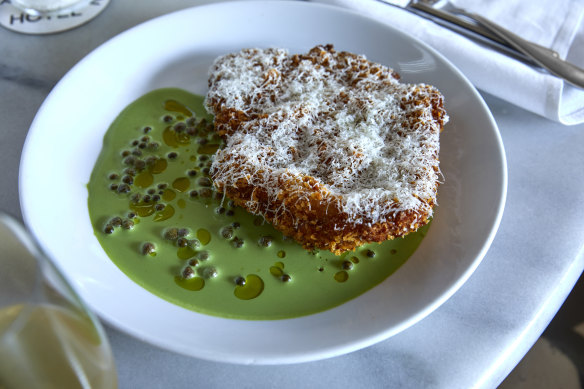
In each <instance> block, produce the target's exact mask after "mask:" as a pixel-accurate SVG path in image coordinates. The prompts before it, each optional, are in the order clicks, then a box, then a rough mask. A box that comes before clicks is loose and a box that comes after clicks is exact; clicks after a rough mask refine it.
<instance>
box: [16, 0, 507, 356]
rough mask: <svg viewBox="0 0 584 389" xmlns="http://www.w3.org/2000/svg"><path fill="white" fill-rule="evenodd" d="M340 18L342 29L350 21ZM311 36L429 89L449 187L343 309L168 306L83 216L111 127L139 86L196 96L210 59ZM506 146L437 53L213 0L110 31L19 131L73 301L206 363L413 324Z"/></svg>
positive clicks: (452, 267)
mask: <svg viewBox="0 0 584 389" xmlns="http://www.w3.org/2000/svg"><path fill="white" fill-rule="evenodd" d="M349 26H350V28H349ZM321 43H333V44H334V45H335V47H336V48H337V49H338V50H348V51H352V52H355V53H360V54H365V55H366V56H367V57H368V58H369V59H371V60H373V61H376V62H380V63H383V64H385V65H388V66H390V67H393V68H394V69H396V70H397V71H398V72H399V73H401V75H402V78H403V80H404V81H406V82H426V83H430V84H433V85H435V86H437V87H438V88H439V89H440V90H441V91H442V93H443V94H444V95H445V98H446V108H447V110H448V112H449V115H450V123H449V124H448V125H447V127H446V130H445V131H444V132H443V134H442V140H441V142H442V147H441V152H440V159H441V168H442V170H443V173H444V176H445V184H444V185H442V186H441V187H440V190H439V195H438V202H439V206H438V209H437V212H436V215H435V218H434V222H433V224H432V226H431V228H430V231H429V233H428V235H427V236H426V238H425V239H424V241H423V242H422V244H421V246H420V247H419V249H418V250H417V251H416V253H415V254H414V255H413V256H412V257H411V258H410V259H409V260H408V261H407V262H406V264H405V265H404V266H402V267H401V268H400V269H399V270H398V271H397V272H396V273H395V274H394V275H392V276H391V277H389V278H388V279H386V280H385V281H384V282H383V283H382V284H380V285H378V286H377V287H375V288H373V289H372V290H370V291H369V292H367V293H365V294H363V295H361V296H359V297H358V298H356V299H354V300H352V301H349V302H347V303H346V304H343V305H342V306H340V307H337V308H334V309H331V310H328V311H326V312H322V313H319V314H315V315H311V316H306V317H301V318H296V319H289V320H278V321H240V320H229V319H222V318H217V317H211V316H205V315H201V314H198V313H195V312H191V311H189V310H186V309H183V308H181V307H178V306H176V305H173V304H171V303H168V302H166V301H165V300H162V299H160V298H158V297H156V296H154V295H152V294H150V293H149V292H147V291H146V290H145V289H143V288H141V287H140V286H138V285H137V284H135V283H134V282H133V281H131V280H130V279H129V278H127V277H126V276H125V275H124V274H123V273H122V272H121V271H119V270H118V268H117V267H116V266H115V265H114V264H113V263H112V262H111V261H110V260H109V258H108V257H107V256H106V255H105V253H104V252H103V250H102V249H101V246H100V245H99V243H98V241H97V239H96V238H95V236H94V234H93V230H92V228H91V224H90V221H89V216H88V212H87V190H86V183H87V182H88V180H89V176H90V173H91V170H92V168H93V164H94V162H95V160H96V158H97V156H98V153H99V152H100V148H101V145H102V139H103V135H104V133H105V131H106V130H107V128H108V126H109V125H110V123H111V122H112V121H113V119H114V118H115V117H116V116H117V115H118V113H119V112H120V110H121V109H123V108H124V107H125V106H126V105H127V104H129V103H130V102H132V101H133V100H135V99H136V98H138V97H140V96H141V95H143V94H145V93H146V92H148V91H150V90H153V89H156V88H160V87H166V86H179V87H182V88H184V89H187V90H190V91H193V92H195V93H200V94H204V93H205V92H206V85H207V69H208V67H209V66H210V64H211V62H212V60H213V59H214V58H215V57H217V56H218V55H220V54H223V53H227V52H230V51H238V50H240V49H241V48H244V47H268V46H277V47H284V48H288V49H290V51H291V52H305V51H307V50H308V49H310V48H311V47H313V46H315V45H317V44H321ZM506 187H507V176H506V164H505V155H504V151H503V145H502V143H501V138H500V135H499V133H498V130H497V127H496V124H495V122H494V121H493V118H492V116H491V114H490V113H489V111H488V109H487V107H486V105H485V104H484V102H483V101H482V99H481V97H480V96H479V95H478V93H477V92H476V91H475V89H474V88H473V87H472V86H471V84H470V83H469V82H468V81H467V80H466V78H465V77H464V76H463V75H462V74H461V73H460V72H459V71H458V70H457V69H455V68H454V67H453V66H452V65H451V64H450V63H448V62H447V61H446V60H445V59H444V58H443V57H442V56H441V55H439V54H437V53H436V52H435V51H433V50H432V49H430V48H428V47H427V46H425V45H424V44H422V43H420V42H418V41H416V40H414V39H412V38H410V37H408V36H407V35H405V34H403V33H401V32H399V31H396V30H394V29H392V28H390V27H388V26H386V25H383V24H379V23H376V22H373V21H371V20H369V19H366V18H364V17H361V16H357V15H355V14H352V13H349V12H345V11H343V10H339V9H336V8H330V7H327V6H322V5H315V4H311V3H304V2H249V3H248V2H245V3H219V4H214V5H209V6H202V7H196V8H192V9H187V10H184V11H180V12H176V13H173V14H169V15H166V16H162V17H159V18H157V19H154V20H151V21H149V22H147V23H144V24H142V25H139V26H137V27H135V28H132V29H131V30H129V31H127V32H125V33H123V34H121V35H119V36H117V37H115V38H113V39H111V40H110V41H108V42H106V43H105V44H103V45H102V46H101V47H99V48H97V49H96V50H95V51H93V52H92V53H91V54H90V55H88V56H87V57H86V58H85V59H84V60H82V61H81V62H80V63H79V64H77V65H76V66H75V67H74V68H73V69H72V70H71V71H70V72H69V73H68V74H67V75H66V76H65V77H64V78H63V79H62V80H61V81H60V82H59V84H58V85H57V86H56V87H55V88H54V89H53V91H52V92H51V94H50V95H49V96H48V98H47V99H46V101H45V102H44V104H43V105H42V107H41V108H40V110H39V112H38V114H37V116H36V118H35V120H34V122H33V124H32V126H31V129H30V132H29V134H28V138H27V141H26V144H25V148H24V152H23V157H22V163H21V170H20V197H21V204H22V208H23V213H24V219H25V221H26V223H27V225H28V227H29V228H30V229H31V230H32V232H33V234H34V235H35V236H36V237H37V239H38V240H39V242H40V244H41V245H42V247H43V248H44V249H45V250H46V252H47V253H48V254H49V255H50V256H51V257H52V258H54V259H55V261H56V262H57V265H58V266H59V267H60V268H61V269H62V271H63V272H64V274H65V275H66V276H67V277H68V278H69V280H71V282H72V283H73V285H74V287H75V288H76V289H77V291H78V292H79V293H80V295H81V296H82V298H84V299H85V301H86V302H87V303H88V304H89V305H90V306H91V307H92V308H93V309H94V310H95V311H96V312H97V313H98V314H99V316H100V317H101V318H102V319H104V320H105V321H107V322H108V323H110V324H112V325H114V326H116V327H118V328H120V329H121V330H123V331H125V332H127V333H129V334H132V335H134V336H136V337H138V338H140V339H143V340H145V341H147V342H151V343H154V344H156V345H158V346H160V347H163V348H167V349H170V350H174V351H176V352H180V353H184V354H188V355H191V356H196V357H200V358H204V359H210V360H216V361H228V362H236V363H246V364H252V363H255V364H279V363H293V362H302V361H309V360H316V359H321V358H327V357H331V356H335V355H340V354H343V353H347V352H350V351H353V350H357V349H359V348H362V347H366V346H369V345H371V344H373V343H376V342H379V341H381V340H383V339H387V338H388V337H390V336H392V335H394V334H396V333H398V332H400V331H402V330H404V329H405V328H407V327H409V326H411V325H412V324H414V323H415V322H417V321H419V320H421V319H422V318H424V317H425V316H426V315H428V314H429V313H430V312H432V311H433V310H434V309H436V308H437V307H438V306H439V305H440V304H442V303H443V302H444V301H446V299H448V298H449V297H450V296H451V295H452V294H453V293H454V292H455V291H456V290H457V289H458V288H460V286H461V285H462V284H463V283H464V282H465V281H466V280H467V279H468V277H469V276H470V275H471V273H472V272H473V271H474V270H475V268H476V267H477V266H478V264H479V263H480V261H481V259H482V258H483V256H484V255H485V253H486V251H487V249H488V247H489V245H490V243H491V241H492V240H493V237H494V235H495V233H496V230H497V227H498V225H499V221H500V219H501V215H502V212H503V207H504V202H505V194H506Z"/></svg>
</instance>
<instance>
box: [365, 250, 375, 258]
mask: <svg viewBox="0 0 584 389" xmlns="http://www.w3.org/2000/svg"><path fill="white" fill-rule="evenodd" d="M365 255H367V256H368V257H369V258H373V257H375V251H373V250H367V252H365Z"/></svg>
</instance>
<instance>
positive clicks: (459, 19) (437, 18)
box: [407, 0, 584, 88]
mask: <svg viewBox="0 0 584 389" xmlns="http://www.w3.org/2000/svg"><path fill="white" fill-rule="evenodd" d="M407 9H409V10H411V11H412V12H414V13H416V14H417V15H419V16H422V17H424V18H427V19H430V20H432V21H434V22H435V23H437V24H439V25H441V26H443V27H447V28H449V29H451V30H453V31H455V32H458V33H461V34H463V35H465V36H467V37H470V38H473V39H477V40H479V41H480V42H482V43H484V44H486V45H488V46H490V47H493V48H495V49H498V50H500V51H502V52H503V53H505V54H507V55H509V56H511V57H513V58H515V59H518V60H520V61H523V62H524V63H527V64H529V65H531V66H534V67H537V68H540V69H543V70H546V71H547V72H549V73H551V74H553V75H555V76H557V77H560V78H562V79H564V80H565V81H567V82H569V83H570V84H572V85H574V86H576V87H579V88H584V70H583V69H581V68H579V67H577V66H575V65H574V64H571V63H569V62H567V61H565V60H563V59H562V58H560V55H559V54H558V53H557V52H556V51H554V50H551V49H549V48H547V47H544V46H541V45H538V44H536V43H533V42H530V41H528V40H526V39H523V38H521V37H520V36H519V35H517V34H514V33H512V32H511V31H509V30H507V29H505V28H503V27H501V26H499V25H497V24H496V23H493V22H492V21H490V20H488V19H486V18H484V17H482V16H480V15H478V14H476V13H472V12H468V11H466V10H464V9H461V8H458V7H456V6H454V5H452V4H451V3H450V2H449V1H448V0H417V1H412V2H411V3H410V4H409V5H408V7H407Z"/></svg>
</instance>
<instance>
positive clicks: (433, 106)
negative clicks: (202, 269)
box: [205, 45, 448, 254]
mask: <svg viewBox="0 0 584 389" xmlns="http://www.w3.org/2000/svg"><path fill="white" fill-rule="evenodd" d="M205 103H206V108H207V110H208V111H209V112H210V113H212V114H213V115H215V129H216V131H217V132H218V134H219V135H221V136H222V137H223V139H224V141H225V147H224V148H223V149H221V150H219V151H218V152H217V154H216V155H215V156H214V160H213V165H212V167H211V175H212V178H213V181H214V184H215V186H216V187H217V189H218V190H219V191H221V192H223V193H225V195H226V196H227V197H228V198H230V199H232V200H233V201H234V202H235V203H236V204H237V205H239V206H242V207H243V208H245V209H247V210H248V211H250V212H252V213H254V214H258V215H262V216H263V217H264V218H265V219H266V220H267V221H269V222H271V223H272V224H273V225H274V227H275V228H276V229H278V230H280V231H282V232H283V233H284V234H285V235H287V236H290V237H292V238H294V239H295V240H296V241H298V242H300V243H301V244H302V245H303V246H304V247H305V248H307V249H312V248H319V249H326V250H330V251H332V252H334V253H337V254H339V253H342V252H344V251H347V250H354V249H355V248H356V247H358V246H360V245H362V244H364V243H369V242H382V241H385V240H388V239H393V238H394V237H399V236H403V235H405V234H407V233H409V232H411V231H415V230H417V229H418V228H419V227H420V226H422V225H424V224H426V223H427V222H428V220H429V218H430V217H431V216H432V211H433V206H434V205H435V203H436V191H437V188H438V185H439V178H440V171H439V162H438V151H439V134H440V132H441V130H442V129H443V126H444V124H445V123H446V122H447V121H448V117H447V114H446V111H445V110H444V106H443V96H442V95H441V94H440V92H439V91H438V90H437V89H436V88H434V87H432V86H429V85H425V84H404V83H400V82H399V76H398V75H397V73H395V72H394V71H393V70H392V69H390V68H387V67H385V66H382V65H380V64H376V63H373V62H371V61H369V60H367V59H366V58H365V57H364V56H360V55H355V54H351V53H348V52H337V51H335V50H334V48H333V47H332V46H331V45H326V46H317V47H314V48H313V49H311V50H310V51H309V52H308V53H307V54H295V55H290V54H289V53H288V52H287V51H286V50H283V49H245V50H242V51H240V52H238V53H232V54H227V55H225V56H222V57H219V58H218V59H217V60H216V61H215V63H214V64H213V66H212V68H211V71H210V78H209V92H208V94H207V98H206V101H205Z"/></svg>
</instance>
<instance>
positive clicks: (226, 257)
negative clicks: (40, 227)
mask: <svg viewBox="0 0 584 389" xmlns="http://www.w3.org/2000/svg"><path fill="white" fill-rule="evenodd" d="M202 103H203V97H201V96H197V95H193V94H191V93H189V92H186V91H184V90H181V89H176V88H165V89H159V90H155V91H153V92H150V93H148V94H146V95H145V96H143V97H141V98H139V99H138V100H136V101H135V102H133V103H132V104H130V105H129V106H128V107H127V108H125V109H124V110H123V111H122V112H121V113H120V115H119V116H118V117H117V118H116V120H115V121H114V122H113V124H112V125H111V127H110V128H109V130H108V131H107V133H106V135H105V138H104V144H103V149H102V151H101V154H100V155H99V158H98V160H97V162H96V164H95V167H94V169H93V172H92V174H91V178H90V182H89V184H88V192H89V199H88V205H89V214H90V217H91V222H92V224H93V228H94V231H95V235H96V236H97V238H98V240H99V242H100V244H101V245H102V247H103V249H104V250H105V252H106V253H107V255H108V256H109V257H110V258H111V260H112V261H113V262H114V263H115V264H116V265H117V266H118V267H119V268H120V269H121V270H122V271H123V272H124V273H125V274H126V275H127V276H128V277H129V278H130V279H132V280H133V281H134V282H136V283H138V284H139V285H141V286H142V287H144V288H145V289H147V290H149V291H150V292H152V293H154V294H155V295H157V296H160V297H161V298H163V299H166V300H167V301H170V302H172V303H175V304H177V305H180V306H182V307H185V308H187V309H191V310H193V311H197V312H201V313H204V314H209V315H214V316H220V317H226V318H237V319H248V320H268V319H283V318H292V317H299V316H303V315H308V314H313V313H317V312H321V311H324V310H327V309H330V308H332V307H335V306H338V305H340V304H342V303H344V302H346V301H348V300H350V299H352V298H354V297H357V296H359V295H360V294H362V293H364V292H365V291H367V290H369V289H371V288H372V287H374V286H375V285H377V284H379V283H380V282H382V281H383V280H384V279H385V278H387V277H388V276H389V275H391V274H392V273H393V272H395V271H396V270H397V269H398V268H399V267H400V266H401V265H402V264H403V263H404V262H405V261H406V260H407V259H408V257H409V256H410V255H411V254H412V253H413V252H414V251H415V250H416V248H417V247H418V245H419V244H420V242H421V241H422V239H423V237H424V235H425V234H426V231H427V228H428V226H426V227H423V228H421V229H420V230H418V231H417V232H416V233H412V234H409V235H407V236H406V237H405V238H400V239H395V240H392V241H387V242H384V243H382V244H370V245H366V246H363V247H361V248H359V249H357V250H356V251H354V252H349V253H344V254H343V255H340V256H336V255H334V254H332V253H330V252H327V251H307V250H305V249H303V248H302V247H301V246H300V245H299V244H297V243H296V242H294V241H292V240H290V239H287V238H285V237H283V236H282V234H281V233H280V232H278V231H277V230H275V229H274V228H273V227H272V226H271V225H270V224H268V223H267V222H264V221H263V220H262V219H261V218H260V217H257V216H254V215H251V214H249V213H248V212H246V211H245V210H243V209H241V208H238V207H234V206H233V205H232V204H231V203H230V202H229V199H226V198H223V196H222V195H221V194H218V193H217V192H215V191H214V190H213V187H212V186H209V185H210V179H209V176H208V167H209V166H210V161H211V158H212V155H213V153H214V152H215V151H216V150H217V148H218V147H220V145H221V140H220V139H219V138H218V137H217V136H216V135H215V134H214V133H213V130H212V124H211V123H212V117H211V116H210V115H208V114H207V113H206V112H205V110H204V108H203V106H202ZM177 232H179V234H178V235H177ZM179 235H180V236H179ZM388 298H391V296H388Z"/></svg>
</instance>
